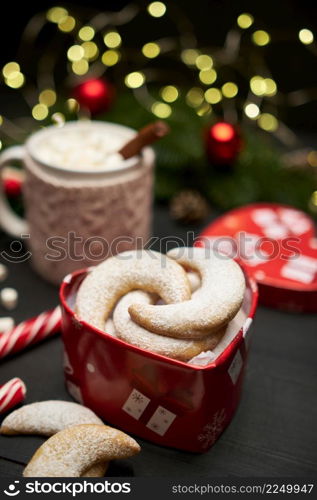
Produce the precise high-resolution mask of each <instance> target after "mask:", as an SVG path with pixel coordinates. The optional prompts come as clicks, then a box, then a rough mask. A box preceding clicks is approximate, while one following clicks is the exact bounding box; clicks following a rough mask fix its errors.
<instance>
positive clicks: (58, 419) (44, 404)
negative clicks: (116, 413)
mask: <svg viewBox="0 0 317 500" xmlns="http://www.w3.org/2000/svg"><path fill="white" fill-rule="evenodd" d="M78 424H103V422H102V420H101V419H100V418H99V417H97V415H95V413H94V412H93V411H91V410H90V409H89V408H86V407H85V406H82V405H79V404H77V403H72V402H69V401H53V400H52V401H41V402H39V403H31V404H29V405H25V406H22V407H21V408H19V409H17V410H15V411H13V412H12V413H10V415H8V416H7V417H6V418H5V419H4V420H3V422H2V425H1V427H0V433H1V434H7V435H12V434H38V435H40V436H52V435H53V434H56V432H59V431H61V430H63V429H65V428H66V427H70V426H72V425H78Z"/></svg>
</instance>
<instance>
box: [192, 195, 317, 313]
mask: <svg viewBox="0 0 317 500" xmlns="http://www.w3.org/2000/svg"><path fill="white" fill-rule="evenodd" d="M198 244H200V245H208V246H212V248H214V249H215V250H218V251H222V252H224V253H227V254H229V255H230V256H231V257H233V258H236V260H237V261H238V262H240V263H242V264H243V266H244V267H245V268H247V270H248V273H249V274H250V275H251V276H253V278H254V279H255V280H256V281H257V283H258V286H259V301H260V303H262V304H264V305H267V306H270V307H275V308H279V309H284V310H292V311H297V312H301V311H303V312H304V311H306V312H316V311H317V239H316V237H315V228H314V223H313V221H312V219H311V218H310V217H308V215H306V214H305V213H304V212H301V211H299V210H296V209H294V208H292V207H289V206H287V205H279V204H276V203H256V204H251V205H247V206H244V207H241V208H237V209H235V210H231V211H230V212H227V213H226V214H225V215H223V216H221V217H219V218H218V219H217V220H216V221H215V222H213V223H211V224H210V225H209V226H208V227H207V228H206V229H205V230H204V231H203V232H202V233H201V235H200V238H199V242H198Z"/></svg>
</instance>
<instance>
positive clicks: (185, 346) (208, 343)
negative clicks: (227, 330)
mask: <svg viewBox="0 0 317 500" xmlns="http://www.w3.org/2000/svg"><path fill="white" fill-rule="evenodd" d="M153 301H154V298H153V297H151V296H150V295H149V294H148V293H146V292H142V291H140V290H137V291H134V292H130V293H128V294H127V295H125V296H124V297H122V298H121V299H120V300H119V302H118V304H117V305H116V307H115V310H114V313H113V323H114V327H115V332H116V336H117V337H118V338H120V339H122V340H125V342H128V343H129V344H132V345H135V346H137V347H140V348H141V349H145V350H147V351H152V352H156V353H157V354H162V355H163V356H167V357H169V358H173V359H178V360H179V361H188V360H189V359H191V358H193V357H194V356H196V355H197V354H199V353H200V352H202V351H208V350H211V349H213V348H214V347H215V346H216V345H217V344H218V342H219V340H220V338H221V337H222V335H223V333H224V329H221V330H220V331H218V332H216V333H214V334H211V335H209V336H208V337H205V338H203V339H198V340H197V339H196V340H184V339H178V338H172V337H166V336H164V335H159V334H157V333H152V332H150V331H148V330H146V329H145V328H142V327H141V326H140V325H138V324H137V323H135V322H134V321H133V320H132V319H131V316H130V314H129V311H128V309H129V307H130V305H131V304H134V303H135V304H151V303H153ZM157 307H160V306H157Z"/></svg>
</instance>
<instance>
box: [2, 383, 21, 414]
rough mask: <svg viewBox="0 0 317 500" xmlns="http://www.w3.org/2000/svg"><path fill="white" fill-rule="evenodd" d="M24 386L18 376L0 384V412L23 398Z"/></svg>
mask: <svg viewBox="0 0 317 500" xmlns="http://www.w3.org/2000/svg"><path fill="white" fill-rule="evenodd" d="M25 394H26V387H25V385H24V382H23V381H22V380H21V379H20V378H17V377H15V378H13V379H11V380H9V382H7V383H6V384H4V385H2V386H0V413H5V412H6V411H8V410H10V408H12V407H13V406H16V405H18V404H19V403H21V401H23V400H24V398H25Z"/></svg>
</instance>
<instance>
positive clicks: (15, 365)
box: [0, 208, 317, 478]
mask: <svg viewBox="0 0 317 500" xmlns="http://www.w3.org/2000/svg"><path fill="white" fill-rule="evenodd" d="M199 230H200V228H197V227H196V228H195V232H196V233H197V232H199ZM154 234H155V235H156V236H159V237H163V236H180V237H185V236H186V230H185V229H184V228H182V227H181V226H179V225H177V224H175V223H173V222H172V221H171V220H170V218H169V216H168V213H167V210H166V209H162V208H157V209H156V213H155V220H154ZM9 242H10V240H9V239H8V237H6V236H5V235H3V234H2V235H1V237H0V243H1V249H3V248H5V247H6V246H8V244H9ZM6 284H8V285H9V286H14V287H16V288H17V289H18V290H19V294H20V302H19V306H18V308H17V309H16V311H14V316H15V318H16V320H17V321H20V320H22V319H25V318H27V317H30V316H32V315H35V314H38V313H39V312H41V311H43V310H45V309H48V308H50V307H53V306H54V305H55V304H56V303H57V289H56V288H54V287H53V286H50V285H49V284H47V283H45V282H44V281H42V280H41V278H39V277H38V276H37V275H36V274H35V273H34V272H33V271H32V269H31V268H30V266H29V264H28V263H22V264H11V265H10V277H9V278H8V280H7V282H6ZM0 315H7V312H6V311H4V310H1V309H0ZM316 324H317V322H316V316H315V315H299V314H288V313H283V312H279V311H276V310H272V309H266V308H264V307H260V308H259V309H258V313H257V317H256V323H255V329H254V333H255V334H254V339H253V343H252V346H251V355H250V361H249V366H248V370H247V375H246V381H245V386H244V391H243V397H242V401H241V404H240V406H239V409H238V411H237V413H236V415H235V417H234V419H233V421H232V423H231V424H230V426H229V427H228V429H227V430H226V431H225V432H224V434H223V435H222V436H221V438H220V439H219V441H218V442H217V443H216V444H215V445H214V447H213V448H212V449H211V450H210V451H209V452H208V453H205V454H203V455H195V454H190V453H185V452H181V451H177V450H173V449H168V448H162V447H159V446H156V445H154V444H151V443H148V442H145V441H142V440H139V442H140V444H141V445H142V452H141V453H140V455H138V456H137V457H134V458H132V459H130V460H126V461H118V462H114V463H113V464H112V465H111V467H110V469H109V475H111V476H118V475H119V476H130V475H135V476H155V477H162V476H166V477H172V476H186V477H187V478H191V477H193V478H194V477H199V476H200V477H202V476H204V477H216V476H241V477H243V476H249V477H255V476H275V477H278V476H297V477H304V476H306V477H311V478H312V477H316V475H317V432H316V425H317V327H316ZM61 347H62V346H61V340H60V338H59V337H55V338H53V339H50V340H47V341H45V342H44V343H42V344H41V345H38V346H34V347H33V348H30V349H29V350H28V351H25V352H23V353H21V354H20V355H16V356H14V357H12V358H10V359H7V360H5V361H3V362H2V364H1V368H0V384H1V383H4V382H5V381H7V380H9V379H10V378H12V377H15V376H19V377H21V378H22V379H23V380H24V381H25V383H26V385H27V387H28V394H27V400H26V402H27V403H31V402H33V401H42V400H47V399H64V400H70V397H69V395H68V394H67V392H66V390H65V388H64V383H63V374H62V368H61V365H62V362H61V351H62V349H61ZM185 438H186V437H185V436H184V439H185ZM42 442H43V438H40V437H30V436H17V437H4V436H0V477H17V476H20V475H21V473H22V469H23V467H24V465H25V464H26V463H27V461H28V460H29V458H30V457H31V456H32V454H33V453H34V451H35V450H36V448H37V447H38V446H39V445H40V444H41V443H42Z"/></svg>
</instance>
